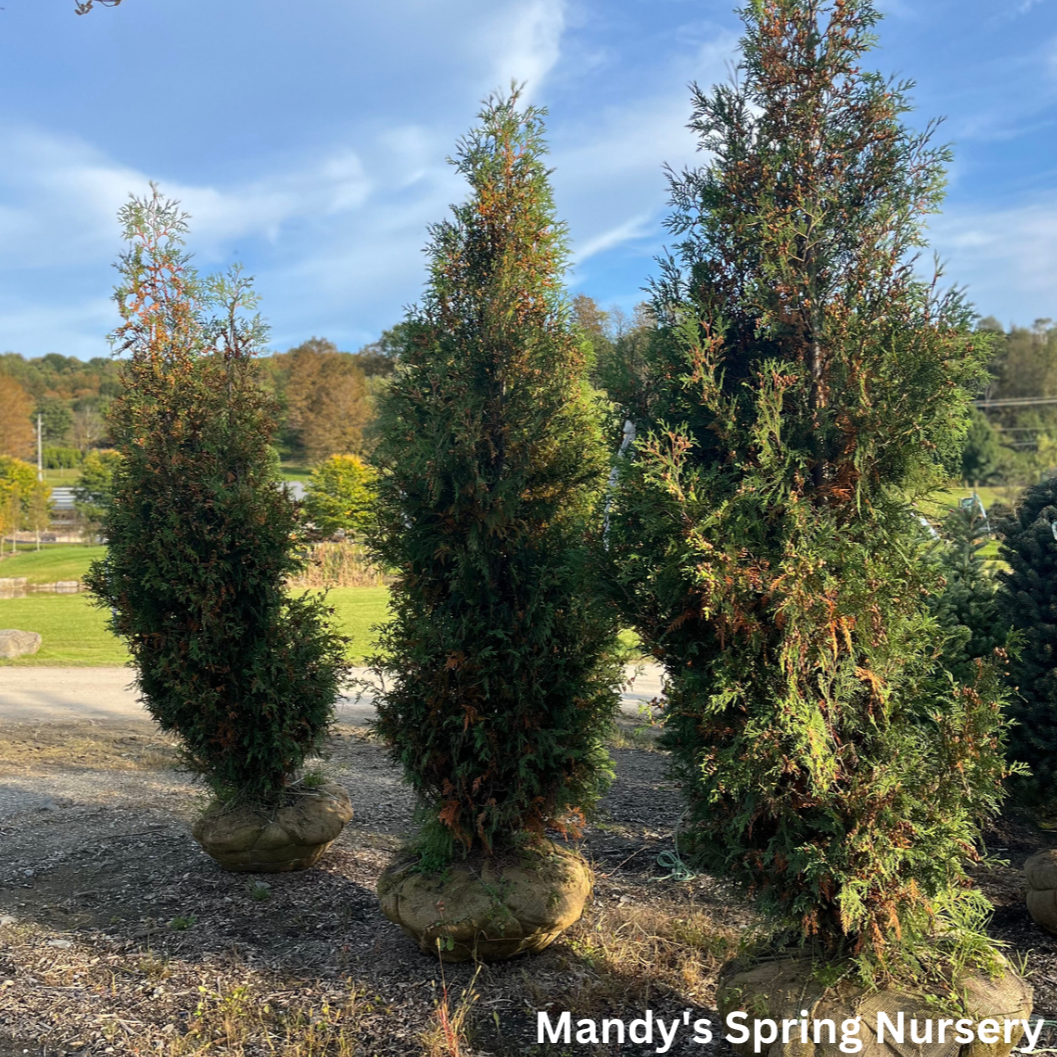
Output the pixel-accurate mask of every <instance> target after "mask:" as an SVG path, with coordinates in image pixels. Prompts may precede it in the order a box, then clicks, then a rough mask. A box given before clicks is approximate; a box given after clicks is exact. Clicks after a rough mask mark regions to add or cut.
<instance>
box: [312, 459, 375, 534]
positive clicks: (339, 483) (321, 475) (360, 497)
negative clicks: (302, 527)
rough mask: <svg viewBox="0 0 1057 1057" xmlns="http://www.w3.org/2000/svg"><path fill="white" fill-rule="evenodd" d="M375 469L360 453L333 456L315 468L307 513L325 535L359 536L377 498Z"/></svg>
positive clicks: (364, 528) (365, 525)
mask: <svg viewBox="0 0 1057 1057" xmlns="http://www.w3.org/2000/svg"><path fill="white" fill-rule="evenodd" d="M377 476H378V475H377V473H376V472H375V470H374V469H373V468H372V467H370V466H368V465H367V463H365V462H364V461H363V459H361V458H360V457H359V456H357V455H331V456H330V458H329V459H326V460H325V461H324V462H322V463H321V464H320V465H319V466H317V467H316V468H315V469H314V470H313V471H312V476H311V478H310V479H309V483H308V495H307V496H305V516H306V517H307V518H308V520H309V521H310V522H312V524H313V526H314V527H315V528H316V530H317V531H318V532H319V533H320V534H321V535H323V536H334V535H336V534H337V533H338V532H343V533H345V535H346V536H351V537H353V538H355V539H360V538H361V537H362V536H363V533H364V531H365V530H366V528H367V525H368V522H369V520H370V516H371V504H372V503H373V501H374V484H375V480H376V478H377Z"/></svg>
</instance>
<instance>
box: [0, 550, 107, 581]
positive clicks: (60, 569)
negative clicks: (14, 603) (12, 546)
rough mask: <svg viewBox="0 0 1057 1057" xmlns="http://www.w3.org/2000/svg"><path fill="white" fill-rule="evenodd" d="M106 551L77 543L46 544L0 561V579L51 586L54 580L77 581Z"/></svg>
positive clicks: (6, 556)
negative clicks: (13, 578) (5, 578)
mask: <svg viewBox="0 0 1057 1057" xmlns="http://www.w3.org/2000/svg"><path fill="white" fill-rule="evenodd" d="M104 554H106V547H85V546H84V545H83V544H80V543H49V544H46V545H44V546H43V547H41V549H40V550H39V551H20V552H19V553H18V554H8V555H5V557H4V559H3V561H0V577H8V576H24V577H25V578H26V579H27V580H28V581H29V582H30V583H31V584H51V583H54V582H55V581H56V580H80V579H81V578H82V577H83V576H84V574H85V573H86V572H88V566H89V564H90V563H91V562H93V561H95V560H96V559H97V558H102V557H103V555H104Z"/></svg>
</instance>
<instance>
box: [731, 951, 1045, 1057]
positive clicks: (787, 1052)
mask: <svg viewBox="0 0 1057 1057" xmlns="http://www.w3.org/2000/svg"><path fill="white" fill-rule="evenodd" d="M955 990H956V991H957V993H958V994H959V996H961V997H962V999H963V1000H964V1004H965V1012H964V1013H960V1014H959V1013H955V1012H948V1011H944V1010H945V1008H946V1007H944V1006H943V1005H942V1004H940V1005H937V1003H936V1001H935V999H933V1001H932V1002H931V1003H930V1002H928V1001H926V998H925V996H924V995H923V994H912V993H908V992H905V991H901V990H896V989H891V990H880V991H867V990H866V989H865V988H862V987H859V986H856V985H855V984H853V983H851V982H850V981H840V982H839V983H837V984H835V985H834V986H832V987H826V986H825V985H823V984H822V983H820V982H819V981H818V980H817V979H815V977H814V976H813V975H812V973H811V962H810V960H809V959H807V958H800V957H794V958H783V959H780V960H775V961H765V962H760V963H758V964H757V965H754V966H752V967H751V968H749V969H745V970H741V971H735V970H733V969H730V970H725V971H723V972H721V974H720V982H719V990H718V993H717V996H716V1005H717V1007H718V1009H719V1012H720V1014H721V1016H722V1017H723V1019H724V1022H726V1018H727V1016H728V1015H729V1014H731V1013H735V1012H739V1011H743V1012H746V1013H747V1014H748V1017H747V1021H746V1024H747V1026H748V1027H749V1028H750V1030H751V1029H752V1025H753V1022H754V1021H755V1020H757V1019H759V1020H773V1021H776V1022H777V1024H778V1025H779V1028H780V1026H781V1024H782V1021H783V1020H795V1021H799V1020H807V1022H808V1025H809V1029H808V1032H807V1034H808V1039H809V1041H808V1042H807V1043H804V1042H803V1041H802V1036H801V1032H800V1030H799V1029H798V1028H793V1029H792V1030H791V1031H790V1032H789V1037H790V1041H789V1042H783V1036H782V1032H781V1030H779V1031H778V1037H777V1038H776V1039H775V1040H774V1041H773V1042H770V1043H765V1044H764V1045H762V1046H761V1049H760V1050H759V1051H758V1053H759V1057H763V1055H766V1057H847V1055H846V1054H843V1053H842V1052H841V1049H840V1045H841V1025H842V1024H843V1022H844V1021H847V1020H853V1019H855V1018H856V1017H860V1018H861V1021H860V1026H859V1030H858V1036H857V1037H858V1039H859V1040H860V1041H861V1042H862V1050H861V1051H859V1052H858V1054H857V1055H856V1057H1009V1054H1010V1053H1011V1051H1012V1050H1013V1047H1014V1046H1016V1044H1017V1042H1018V1041H1019V1039H1020V1037H1021V1032H1022V1028H1020V1027H1017V1028H1016V1030H1014V1031H1012V1032H1011V1035H1014V1036H1015V1038H1013V1040H1012V1041H1011V1042H1009V1043H1007V1042H1005V1041H1004V1037H1003V1036H1004V1032H1000V1037H999V1041H998V1042H996V1043H993V1044H987V1043H984V1042H981V1041H979V1040H977V1041H975V1042H973V1043H970V1044H963V1043H959V1042H958V1041H956V1040H954V1038H953V1036H954V1034H955V1031H954V1028H953V1027H952V1026H949V1027H947V1028H946V1029H945V1033H946V1040H947V1041H946V1042H944V1043H940V1042H939V1041H938V1036H939V1029H938V1022H939V1020H940V1019H941V1018H944V1019H947V1020H949V1021H955V1020H958V1019H959V1018H960V1017H965V1018H967V1019H972V1020H973V1021H974V1028H973V1030H974V1033H975V1024H976V1023H979V1022H980V1021H982V1020H984V1019H987V1018H991V1019H994V1020H996V1021H997V1022H998V1024H999V1025H1001V1026H1002V1027H1003V1029H1004V1025H1005V1021H1007V1020H1010V1021H1012V1020H1025V1019H1027V1018H1028V1017H1029V1016H1030V1014H1031V1004H1032V990H1031V987H1030V986H1029V985H1028V984H1027V983H1026V982H1025V981H1024V980H1023V979H1021V977H1019V976H1018V975H1017V974H1016V973H1015V972H1013V970H1012V967H1009V966H1008V965H1007V971H1006V972H1005V973H1004V974H1003V975H1002V976H1000V977H998V978H997V979H994V980H992V979H989V978H988V977H987V976H984V975H983V974H969V975H966V976H963V977H961V978H960V979H959V980H958V981H957V982H956V987H955ZM936 997H937V998H940V999H943V998H944V997H946V996H945V995H937V996H936ZM805 1010H806V1011H807V1015H806V1017H805V1016H804V1015H803V1011H805ZM879 1013H884V1014H886V1015H887V1017H888V1018H889V1020H890V1021H891V1022H892V1023H893V1024H897V1023H898V1017H899V1014H900V1013H902V1014H903V1017H904V1024H905V1035H904V1039H903V1043H902V1044H901V1043H899V1042H897V1041H895V1040H893V1039H891V1038H889V1037H888V1036H887V1034H886V1036H885V1039H884V1042H879V1041H878V1038H877V1024H878V1014H879ZM915 1019H916V1020H917V1021H918V1024H919V1025H920V1028H919V1030H920V1031H926V1030H928V1028H927V1025H926V1022H931V1031H932V1038H933V1042H932V1043H929V1042H924V1043H915V1042H913V1041H911V1035H910V1024H911V1021H913V1020H915ZM815 1020H819V1021H825V1020H831V1021H833V1022H834V1024H835V1025H836V1041H835V1042H830V1035H829V1033H828V1029H824V1030H822V1031H821V1032H820V1034H819V1037H820V1040H821V1041H820V1042H818V1043H816V1042H814V1030H813V1028H812V1027H811V1025H812V1022H813V1021H815ZM768 1030H769V1029H768ZM766 1034H767V1033H766V1032H765V1035H766ZM918 1037H919V1038H921V1037H922V1036H921V1035H919V1036H918ZM732 1046H733V1048H734V1050H735V1051H737V1052H738V1053H739V1054H741V1055H742V1057H757V1051H756V1050H755V1049H754V1039H753V1038H751V1037H750V1039H749V1041H748V1042H746V1043H732Z"/></svg>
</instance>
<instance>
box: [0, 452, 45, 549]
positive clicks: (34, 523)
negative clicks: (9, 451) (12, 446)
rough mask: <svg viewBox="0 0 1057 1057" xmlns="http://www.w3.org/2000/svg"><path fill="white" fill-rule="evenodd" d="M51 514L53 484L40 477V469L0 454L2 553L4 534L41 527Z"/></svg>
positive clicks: (0, 531) (0, 529)
mask: <svg viewBox="0 0 1057 1057" xmlns="http://www.w3.org/2000/svg"><path fill="white" fill-rule="evenodd" d="M50 517H51V488H50V487H49V486H48V485H47V484H45V483H44V482H43V481H38V480H37V469H36V467H35V466H32V465H30V463H28V462H23V461H22V460H21V459H16V458H14V457H13V456H11V455H0V553H2V552H3V537H4V535H5V534H6V533H11V536H12V543H11V550H12V552H14V550H15V544H14V535H15V533H16V532H21V531H22V530H24V529H31V530H35V531H38V532H39V531H40V530H42V529H45V528H47V527H48V523H49V520H50Z"/></svg>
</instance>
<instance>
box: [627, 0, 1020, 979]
mask: <svg viewBox="0 0 1057 1057" xmlns="http://www.w3.org/2000/svg"><path fill="white" fill-rule="evenodd" d="M742 15H743V18H744V21H745V24H746V34H745V37H744V38H743V41H742V47H743V57H742V60H741V65H740V71H739V78H738V79H737V80H736V81H735V82H734V83H733V84H731V85H726V86H719V87H716V88H714V89H713V90H712V91H711V92H710V93H709V92H705V91H702V90H701V89H699V88H697V87H696V86H695V88H694V109H693V119H692V123H691V127H692V129H693V130H694V131H695V132H697V133H698V135H699V136H700V144H701V148H702V149H703V150H705V151H707V152H708V153H709V154H710V155H711V158H712V161H711V162H710V164H708V165H707V166H705V167H704V168H702V169H697V170H689V171H686V172H683V173H682V174H673V176H672V178H671V191H672V202H673V205H674V211H673V213H672V215H671V218H670V220H669V229H670V231H671V232H672V233H673V234H674V235H676V236H677V237H678V242H677V245H676V247H675V250H674V255H673V256H671V257H669V258H667V259H666V260H664V261H663V262H662V275H661V278H660V279H659V280H658V282H657V283H656V285H655V290H654V293H655V297H654V307H655V311H656V315H657V319H658V323H659V327H658V330H657V331H656V332H655V333H654V334H653V335H652V340H651V341H650V344H649V350H648V352H649V363H648V372H649V378H648V381H647V384H646V386H645V389H646V391H647V392H648V393H649V396H650V398H649V399H648V400H644V401H642V402H641V405H640V406H641V407H642V412H641V414H642V418H641V419H640V421H638V422H637V426H638V430H639V437H640V440H639V442H638V445H637V451H636V454H635V458H634V460H633V461H632V462H631V463H630V464H629V466H628V469H627V471H626V472H625V474H624V475H623V479H622V485H621V490H620V494H619V497H618V502H617V503H616V504H615V507H614V513H613V520H612V533H611V546H612V555H613V559H614V564H615V572H614V575H615V577H616V584H615V587H616V590H617V592H618V597H620V599H621V601H622V604H623V605H624V607H625V611H626V612H627V614H628V616H629V618H631V619H633V620H634V621H635V623H636V624H637V626H638V628H639V630H640V632H641V633H642V635H643V637H644V639H645V640H646V641H647V642H648V643H649V644H650V645H651V647H652V648H653V650H654V653H655V655H656V656H657V657H658V658H659V659H660V660H661V661H662V662H663V663H664V665H665V667H666V670H667V677H668V689H669V694H668V706H667V715H666V731H667V733H666V742H667V746H668V748H669V749H670V750H671V752H672V754H673V761H674V773H675V775H676V777H677V778H678V780H679V781H680V783H681V785H682V787H683V790H684V792H685V794H686V796H687V797H688V799H689V802H690V813H689V823H688V830H689V832H688V837H689V839H690V841H691V842H692V844H693V846H694V847H695V848H696V851H697V853H698V854H699V856H700V859H701V861H702V863H703V864H704V865H705V866H706V867H708V868H710V869H712V870H716V871H719V872H721V873H723V874H726V875H728V876H731V877H733V878H734V879H735V880H737V881H738V882H740V883H741V884H743V885H744V886H745V887H747V888H748V889H749V890H750V891H751V892H752V893H753V894H754V895H755V897H756V900H757V903H758V905H759V907H760V909H761V910H762V911H763V912H764V913H765V914H766V915H767V917H768V918H769V919H770V920H771V921H772V922H773V924H774V926H775V929H776V933H777V942H787V941H789V940H793V941H795V942H802V943H811V944H813V945H814V949H815V950H816V951H818V952H819V953H820V954H822V955H823V956H825V957H826V958H827V959H840V958H843V957H847V956H853V957H855V959H856V964H857V966H858V970H859V971H860V973H861V974H863V975H864V976H865V977H870V976H876V975H877V974H885V973H901V972H904V971H907V972H909V971H913V967H914V966H915V965H920V962H918V961H916V959H918V958H922V957H926V956H928V954H929V952H930V951H931V950H933V947H932V944H933V943H934V942H939V943H940V944H941V945H946V948H947V951H948V953H949V951H950V948H951V947H952V946H954V947H958V946H960V947H961V948H962V950H961V952H960V953H965V951H967V950H969V949H972V948H975V949H977V950H981V951H984V952H986V951H987V949H988V948H987V944H986V940H984V939H982V938H981V937H980V936H979V934H978V933H974V932H973V930H972V929H971V928H969V927H968V925H967V924H966V923H968V922H970V921H972V920H974V919H975V918H976V917H977V916H978V915H979V913H980V912H981V911H982V909H983V908H984V907H985V906H986V902H985V901H984V900H983V897H982V896H980V895H979V894H978V893H974V892H973V891H972V890H971V889H969V888H967V886H966V874H965V864H966V861H967V860H968V859H971V858H972V857H973V854H974V853H973V851H972V848H973V844H974V840H975V837H976V833H977V828H976V827H977V822H978V820H979V818H980V817H981V815H982V814H985V813H986V812H987V811H989V810H992V809H993V808H994V806H995V804H996V802H997V799H998V797H999V795H1000V781H1001V778H1002V775H1003V766H1002V762H1001V752H1000V749H1001V746H1000V744H999V738H998V735H997V725H998V722H999V717H1000V711H999V697H1000V695H999V693H998V691H997V688H996V681H995V680H994V678H992V679H991V682H990V684H988V685H986V686H984V685H981V684H977V686H976V687H974V688H972V689H971V690H969V689H964V690H963V689H962V688H958V687H952V685H951V683H950V680H949V679H947V678H946V677H945V676H944V673H943V672H942V671H941V670H939V669H938V668H937V664H936V660H935V657H936V655H937V653H938V652H939V648H940V643H941V641H942V632H941V629H940V628H939V627H938V626H937V625H936V622H935V621H934V620H933V619H932V618H930V616H929V615H928V613H927V611H926V607H925V604H924V601H923V597H924V595H926V594H928V593H931V592H934V591H935V590H936V589H937V587H938V584H937V582H936V575H935V571H934V569H933V568H930V566H929V563H927V562H926V561H925V560H924V557H923V555H922V554H921V547H920V544H919V542H918V541H919V539H920V533H919V526H918V525H917V524H916V521H915V519H914V517H913V516H912V512H911V511H910V509H909V507H908V499H913V498H914V497H915V496H919V495H921V494H923V493H925V492H926V491H928V490H929V489H931V488H933V487H935V486H936V485H937V484H938V483H940V482H942V480H943V476H944V473H943V469H944V465H945V463H946V464H947V465H951V464H952V463H953V459H954V458H956V456H957V454H958V452H959V451H960V445H961V438H962V435H963V433H964V428H965V416H966V406H967V402H968V399H969V397H970V395H971V394H972V393H974V392H976V391H978V390H979V389H980V387H981V385H982V380H983V368H982V361H983V359H984V357H985V356H986V351H987V350H986V348H985V347H984V344H983V343H984V341H986V339H983V340H981V339H980V338H979V337H974V335H973V334H972V332H971V321H972V315H971V313H970V312H969V311H968V310H967V309H966V307H965V306H964V305H963V303H962V301H961V299H960V298H959V297H958V296H957V294H955V293H948V294H939V293H937V292H936V288H935V286H934V285H933V286H930V285H928V284H925V283H922V282H921V281H919V280H918V279H917V278H916V277H915V273H914V269H913V263H914V255H915V253H916V251H917V250H918V249H919V247H921V246H922V245H923V237H922V234H921V218H922V217H923V216H924V215H927V214H928V213H931V212H935V211H936V210H937V209H938V207H939V203H940V201H941V197H942V187H943V179H944V175H943V174H944V164H945V162H946V161H947V159H948V153H947V151H946V150H944V149H936V148H934V147H931V146H930V138H931V135H932V127H931V126H929V127H928V128H926V129H925V130H924V131H923V132H920V133H918V132H913V131H911V130H910V129H908V128H907V127H906V126H905V125H904V124H903V123H902V120H901V118H902V116H903V115H904V114H905V113H906V112H907V111H908V109H909V104H908V102H907V97H906V92H907V91H908V89H909V87H910V86H909V85H908V84H900V83H893V82H889V81H886V80H884V79H882V78H881V77H880V76H878V75H876V74H872V73H866V72H864V71H863V70H862V68H861V66H860V63H861V62H862V59H863V56H864V54H865V53H866V52H867V51H868V49H869V47H870V46H871V44H872V42H873V37H872V34H871V30H872V28H873V26H874V24H875V23H876V21H877V19H878V17H879V16H878V15H877V13H876V11H875V10H874V8H873V6H872V4H871V3H870V0H842V2H839V3H834V4H832V5H827V4H824V3H821V2H819V0H751V2H750V3H749V4H748V5H747V6H746V7H745V8H744V10H743V12H742ZM937 918H939V919H940V920H941V921H945V922H948V923H949V922H950V921H951V920H952V919H953V920H957V921H959V922H961V923H962V924H966V928H953V929H949V930H947V931H945V932H943V928H939V929H937V926H936V921H937ZM940 932H943V934H944V936H945V938H944V939H942V940H938V941H937V940H936V937H937V935H938V933H940Z"/></svg>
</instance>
